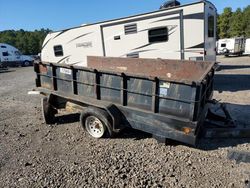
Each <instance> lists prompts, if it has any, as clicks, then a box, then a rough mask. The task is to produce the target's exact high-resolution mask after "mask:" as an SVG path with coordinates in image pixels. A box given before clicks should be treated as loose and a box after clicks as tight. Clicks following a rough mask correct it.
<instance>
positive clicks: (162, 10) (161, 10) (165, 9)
mask: <svg viewBox="0 0 250 188" xmlns="http://www.w3.org/2000/svg"><path fill="white" fill-rule="evenodd" d="M199 3H210V4H211V5H213V3H211V2H210V1H206V0H201V1H198V2H194V3H188V4H184V5H180V6H176V7H169V8H164V9H160V10H156V11H152V12H147V13H142V14H136V15H132V16H127V17H122V18H117V19H111V20H106V21H100V22H96V23H91V24H84V25H80V26H77V27H71V28H68V29H63V30H58V31H52V32H51V33H56V32H60V31H67V30H70V29H77V28H80V27H86V26H89V25H95V24H102V23H106V22H112V21H118V20H121V19H128V18H133V17H136V16H143V15H147V14H152V13H156V12H164V11H168V10H172V9H175V8H179V7H185V6H190V5H194V4H199ZM213 7H214V8H215V10H216V11H217V9H216V7H215V6H214V5H213Z"/></svg>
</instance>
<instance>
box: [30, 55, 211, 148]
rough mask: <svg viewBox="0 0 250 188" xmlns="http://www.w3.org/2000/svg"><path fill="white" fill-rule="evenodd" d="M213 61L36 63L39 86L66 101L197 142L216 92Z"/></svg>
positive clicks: (117, 122) (119, 124) (116, 121)
mask: <svg viewBox="0 0 250 188" xmlns="http://www.w3.org/2000/svg"><path fill="white" fill-rule="evenodd" d="M214 65H215V63H213V62H197V61H181V60H163V59H132V58H131V59H128V58H107V57H88V67H87V68H86V67H77V66H69V65H65V64H53V63H45V62H39V63H36V64H35V65H34V66H35V72H36V73H37V79H36V85H37V87H38V88H39V89H40V90H43V91H45V92H47V93H48V94H50V95H52V97H51V98H53V100H52V99H50V100H49V101H50V103H51V104H52V105H53V106H54V107H55V108H60V107H61V106H62V105H60V104H61V103H64V102H63V101H71V102H75V103H77V104H80V105H82V106H86V107H88V106H94V107H98V108H101V109H105V110H106V111H108V112H109V114H110V116H112V119H113V123H112V129H113V130H114V131H116V130H120V129H122V128H124V127H126V126H129V127H132V128H135V129H138V130H142V131H145V132H149V133H151V134H153V135H155V136H159V137H163V138H169V139H173V140H177V141H181V142H184V143H187V144H195V142H196V138H197V136H198V133H199V129H200V127H201V126H202V124H203V122H204V120H205V118H206V114H207V111H208V108H209V104H208V101H209V100H210V99H211V98H212V93H213V77H214Z"/></svg>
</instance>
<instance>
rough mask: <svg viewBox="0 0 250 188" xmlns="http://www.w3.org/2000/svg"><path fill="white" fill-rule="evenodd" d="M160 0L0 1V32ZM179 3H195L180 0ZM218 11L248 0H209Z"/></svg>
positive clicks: (118, 12)
mask: <svg viewBox="0 0 250 188" xmlns="http://www.w3.org/2000/svg"><path fill="white" fill-rule="evenodd" d="M163 2H165V1H164V0H144V1H143V0H103V1H101V0H70V1H69V0H60V1H59V0H0V31H2V30H9V29H14V30H17V29H24V30H31V31H32V30H35V29H41V28H49V29H52V30H61V29H65V28H69V27H74V26H78V25H81V24H85V23H93V22H97V21H103V20H109V19H114V18H119V17H124V16H129V15H133V14H138V13H144V12H148V11H154V10H157V9H158V8H159V6H160V5H161V4H162V3H163ZM180 2H181V4H186V3H192V2H196V1H195V0H193V1H192V0H180ZM211 2H213V3H214V4H215V5H216V7H217V9H218V12H219V13H221V12H222V10H223V9H224V8H225V7H227V6H230V7H232V8H233V10H235V9H236V8H238V7H240V8H243V7H246V6H247V5H249V4H250V0H211Z"/></svg>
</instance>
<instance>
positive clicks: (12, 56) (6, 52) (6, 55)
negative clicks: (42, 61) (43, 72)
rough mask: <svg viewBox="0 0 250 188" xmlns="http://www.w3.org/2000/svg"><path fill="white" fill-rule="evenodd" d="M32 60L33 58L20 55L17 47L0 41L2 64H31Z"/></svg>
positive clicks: (0, 60) (0, 59)
mask: <svg viewBox="0 0 250 188" xmlns="http://www.w3.org/2000/svg"><path fill="white" fill-rule="evenodd" d="M33 61H34V59H33V58H31V57H30V56H27V55H22V54H21V52H20V51H19V50H18V49H17V48H15V47H13V46H11V45H9V44H4V43H0V62H1V63H2V64H3V65H4V66H19V65H21V66H29V65H32V62H33Z"/></svg>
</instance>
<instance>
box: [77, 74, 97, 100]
mask: <svg viewBox="0 0 250 188" xmlns="http://www.w3.org/2000/svg"><path fill="white" fill-rule="evenodd" d="M76 81H77V90H78V95H79V96H84V97H91V98H94V97H95V91H94V89H95V88H94V84H95V73H93V72H88V71H83V70H77V72H76Z"/></svg>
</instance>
